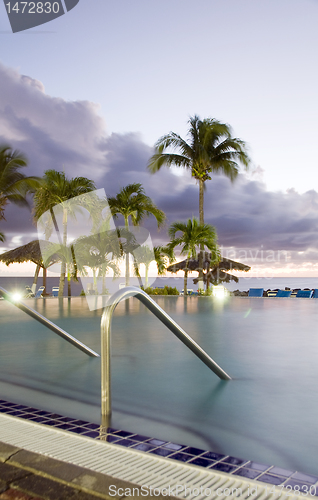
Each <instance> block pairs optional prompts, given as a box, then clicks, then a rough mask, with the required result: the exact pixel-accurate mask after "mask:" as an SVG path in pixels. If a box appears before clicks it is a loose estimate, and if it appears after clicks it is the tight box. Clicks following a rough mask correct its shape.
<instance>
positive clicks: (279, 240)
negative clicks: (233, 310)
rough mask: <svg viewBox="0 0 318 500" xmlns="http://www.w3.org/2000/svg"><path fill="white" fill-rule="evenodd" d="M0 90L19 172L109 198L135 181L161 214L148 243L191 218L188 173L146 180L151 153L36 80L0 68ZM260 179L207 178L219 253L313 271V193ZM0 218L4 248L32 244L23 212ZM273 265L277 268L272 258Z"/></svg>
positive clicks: (194, 204)
mask: <svg viewBox="0 0 318 500" xmlns="http://www.w3.org/2000/svg"><path fill="white" fill-rule="evenodd" d="M0 87H1V94H0V142H8V143H9V144H11V145H12V147H13V148H15V149H20V150H21V151H23V152H24V153H25V154H26V155H27V156H28V158H29V167H28V169H26V170H28V171H26V172H25V173H28V174H29V175H42V174H43V172H44V171H45V170H46V169H49V168H54V169H57V170H62V169H64V170H65V172H66V174H67V175H68V176H70V177H75V176H78V175H84V176H86V177H89V178H91V179H94V180H95V182H96V185H97V187H98V188H101V187H103V188H104V189H105V191H106V193H107V194H108V195H110V196H114V195H115V194H116V193H117V192H118V191H119V189H120V188H121V187H123V186H125V185H127V184H129V183H133V182H140V183H142V185H143V186H144V188H145V190H146V193H147V194H148V195H149V196H150V197H151V198H152V199H153V200H154V202H155V203H156V204H157V205H158V207H159V208H161V209H162V210H164V211H165V213H166V214H167V224H166V226H165V228H163V229H162V230H161V231H160V232H158V231H157V229H156V224H155V221H154V219H153V220H151V219H149V220H147V221H146V222H145V226H146V227H147V228H148V229H149V230H150V231H151V234H152V237H153V240H154V243H155V244H159V243H166V242H167V235H166V231H167V226H168V225H169V224H171V223H172V222H173V221H175V220H183V221H186V220H187V219H188V218H189V217H192V216H193V215H194V216H198V205H199V187H198V185H197V184H196V182H195V180H194V179H193V178H192V177H191V175H190V173H189V172H183V175H176V173H178V172H177V171H172V170H169V169H166V168H163V169H162V170H161V171H160V172H158V173H157V174H154V175H151V174H150V173H149V172H148V171H147V169H146V165H147V162H148V159H149V157H150V156H151V154H152V149H151V148H150V147H149V146H148V145H146V144H145V143H143V141H142V139H141V136H140V135H139V134H136V133H127V134H111V135H107V134H106V131H105V128H106V126H105V123H104V122H103V120H102V119H101V117H100V116H99V115H98V108H97V106H96V105H95V104H93V103H90V102H83V101H81V102H68V101H64V100H63V99H58V98H53V97H50V96H48V95H47V94H45V91H44V87H43V85H42V83H41V82H37V81H36V80H33V79H32V78H30V77H26V76H21V75H19V73H18V72H16V71H13V70H11V69H7V68H5V67H3V66H0ZM179 173H180V172H179ZM261 174H262V172H261V171H260V169H258V170H257V169H256V172H255V175H250V176H249V177H248V176H246V175H243V174H241V175H239V176H238V178H237V180H236V181H235V182H234V183H231V182H230V181H229V180H228V179H227V178H225V177H224V176H221V175H214V176H213V177H212V180H211V181H209V182H207V183H206V190H205V220H206V222H207V223H210V224H213V225H214V226H215V227H216V228H217V232H218V237H219V243H220V245H222V247H224V251H226V249H227V250H228V251H232V252H233V249H236V250H235V251H236V254H235V255H236V257H238V256H239V252H241V259H243V260H244V259H245V260H247V261H248V260H249V259H250V261H253V262H259V263H264V262H265V260H266V258H268V261H267V263H268V262H270V259H271V258H272V256H273V255H274V254H275V255H277V252H282V253H281V255H282V256H285V257H282V258H285V261H286V259H287V261H288V262H289V263H290V262H294V263H297V265H298V263H299V264H300V263H304V262H308V265H310V263H312V265H315V263H316V262H318V237H317V235H318V193H317V192H316V191H314V190H312V191H308V192H307V193H304V194H299V193H297V192H296V191H295V190H289V191H288V192H286V193H282V192H269V191H267V189H266V186H265V184H264V183H263V182H262V180H261V178H262V175H261ZM6 218H7V221H6V222H3V223H2V222H1V230H2V231H3V232H5V233H6V235H7V243H6V248H9V247H11V246H13V245H14V244H15V246H16V243H15V242H16V241H17V240H16V238H15V240H14V242H12V243H10V242H11V238H13V237H17V236H20V239H21V244H22V243H26V242H28V241H30V240H31V239H33V238H34V235H35V226H34V225H32V214H31V213H30V212H29V211H28V210H27V209H19V208H17V207H13V206H8V207H7V209H6ZM120 222H121V221H120V220H119V223H120ZM261 252H263V253H261ZM284 252H285V253H284ZM286 252H288V258H287V257H286V255H287V253H286ZM244 256H245V257H244ZM264 256H265V257H264ZM233 257H234V255H232V258H233ZM230 258H231V257H230ZM264 259H265V260H264ZM287 261H286V262H287ZM272 262H273V265H277V266H278V265H281V262H280V264H278V262H279V260H277V258H276V260H275V259H274V258H273V259H272Z"/></svg>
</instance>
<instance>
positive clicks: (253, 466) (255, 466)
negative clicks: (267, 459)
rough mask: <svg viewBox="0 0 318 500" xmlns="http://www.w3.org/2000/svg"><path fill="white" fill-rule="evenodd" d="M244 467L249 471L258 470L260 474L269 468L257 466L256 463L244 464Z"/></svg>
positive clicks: (263, 465)
mask: <svg viewBox="0 0 318 500" xmlns="http://www.w3.org/2000/svg"><path fill="white" fill-rule="evenodd" d="M245 467H248V468H249V469H256V470H260V471H262V472H265V471H266V470H267V469H269V468H270V465H265V464H259V463H258V462H247V464H245Z"/></svg>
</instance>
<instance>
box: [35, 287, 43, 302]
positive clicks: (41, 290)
mask: <svg viewBox="0 0 318 500" xmlns="http://www.w3.org/2000/svg"><path fill="white" fill-rule="evenodd" d="M44 289H45V287H44V286H40V288H39V289H38V291H37V292H36V294H35V298H36V299H39V298H40V297H42V293H43V292H44Z"/></svg>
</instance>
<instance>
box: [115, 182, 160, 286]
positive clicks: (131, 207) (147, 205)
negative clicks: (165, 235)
mask: <svg viewBox="0 0 318 500" xmlns="http://www.w3.org/2000/svg"><path fill="white" fill-rule="evenodd" d="M108 204H109V207H110V210H111V212H112V215H113V216H114V217H115V218H117V217H118V215H119V214H120V215H122V216H123V217H124V220H125V228H126V230H127V229H129V220H131V222H132V225H133V226H138V225H139V224H140V223H141V221H142V220H143V219H144V218H145V217H149V216H150V215H153V216H154V217H155V218H156V220H157V224H158V227H160V226H161V225H162V224H163V222H164V220H165V214H164V212H163V211H162V210H160V209H159V208H158V207H157V206H156V205H155V204H154V203H153V201H152V200H151V198H149V196H146V194H145V190H144V188H143V187H142V185H141V184H138V183H137V184H129V185H128V186H126V187H124V188H122V189H121V191H120V192H119V193H118V194H117V196H115V197H109V198H108ZM125 277H126V286H129V252H128V251H127V252H126V266H125Z"/></svg>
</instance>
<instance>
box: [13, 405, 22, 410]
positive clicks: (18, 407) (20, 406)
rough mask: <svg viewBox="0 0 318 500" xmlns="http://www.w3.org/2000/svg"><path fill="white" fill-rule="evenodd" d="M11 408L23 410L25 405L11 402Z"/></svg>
mask: <svg viewBox="0 0 318 500" xmlns="http://www.w3.org/2000/svg"><path fill="white" fill-rule="evenodd" d="M12 408H14V409H15V410H24V409H25V406H24V405H16V404H13V405H12Z"/></svg>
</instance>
